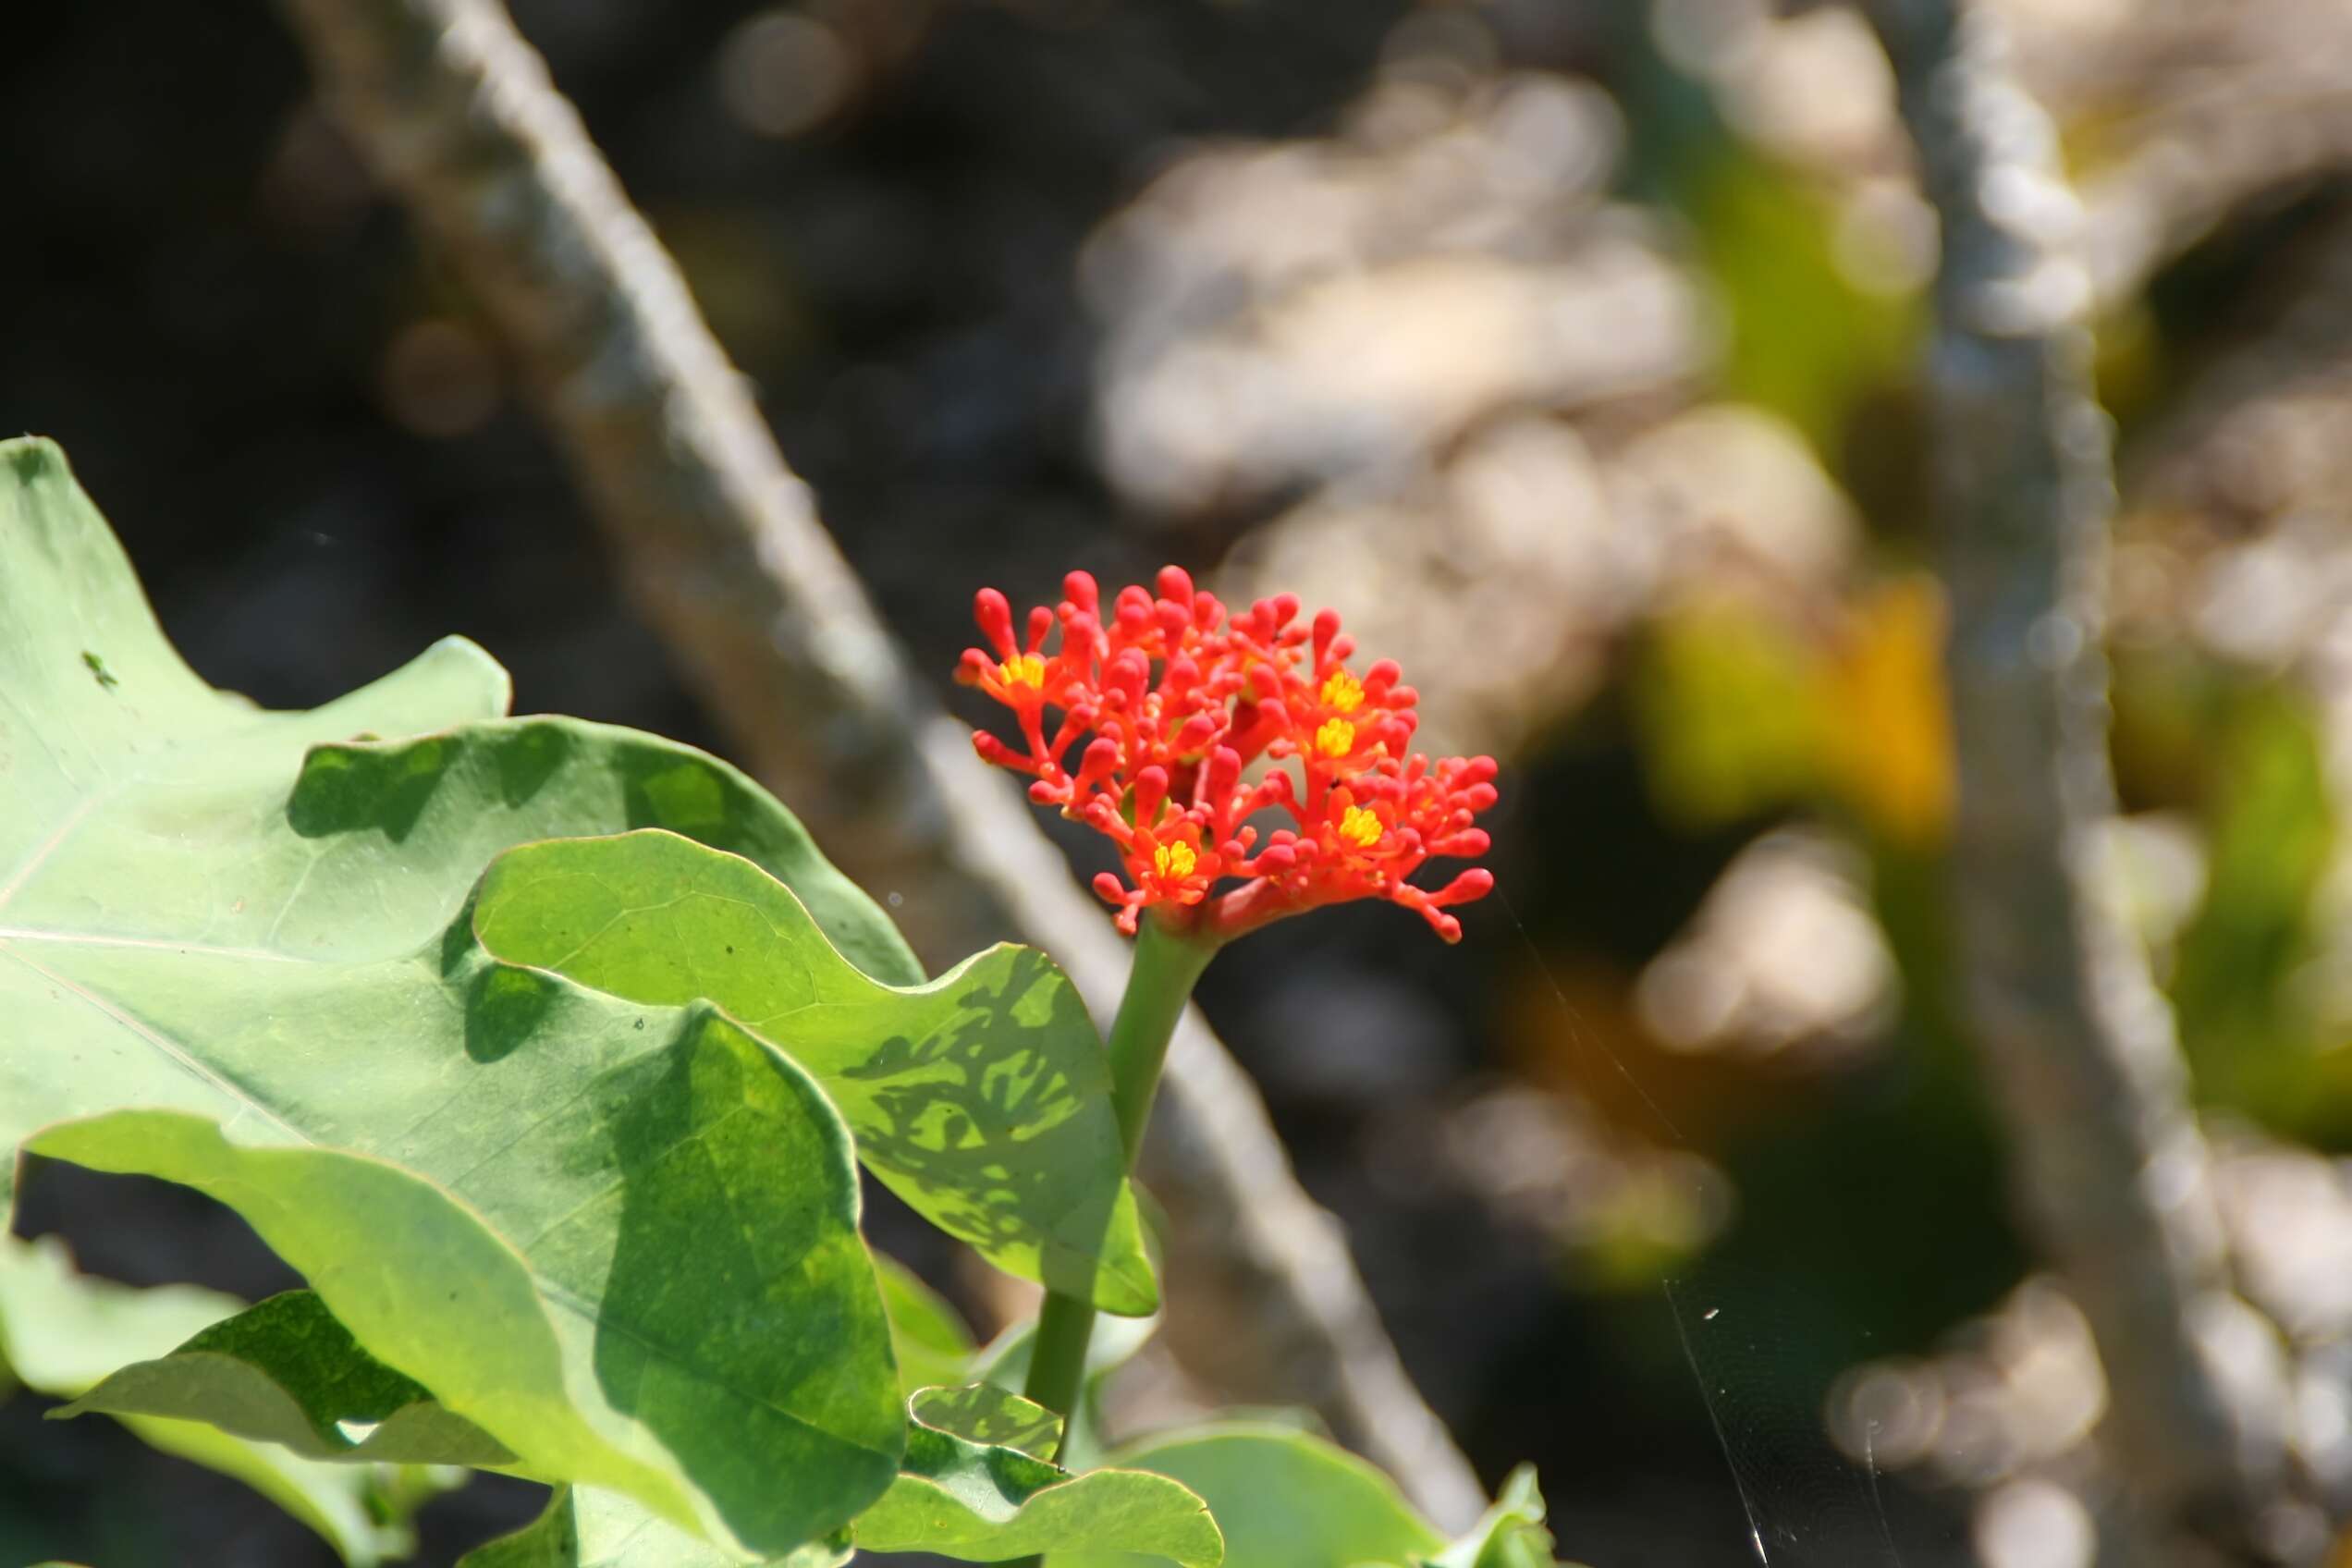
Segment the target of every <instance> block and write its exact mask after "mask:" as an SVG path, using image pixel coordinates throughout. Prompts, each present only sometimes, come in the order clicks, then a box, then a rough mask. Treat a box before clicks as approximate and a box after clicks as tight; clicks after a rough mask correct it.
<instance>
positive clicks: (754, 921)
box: [474, 832, 1158, 1316]
mask: <svg viewBox="0 0 2352 1568" xmlns="http://www.w3.org/2000/svg"><path fill="white" fill-rule="evenodd" d="M474 931H475V934H476V935H477V937H479V938H480V940H481V942H482V945H483V947H484V949H486V950H488V951H489V952H491V953H493V954H495V955H496V956H497V957H498V958H499V959H501V960H503V961H505V962H508V963H513V964H523V965H529V966H532V967H533V968H535V969H540V970H545V971H548V972H552V973H554V974H561V975H563V976H564V977H565V978H567V979H570V980H573V981H576V982H578V983H579V984H581V985H583V986H593V987H594V988H595V989H597V990H599V991H606V992H609V993H611V994H613V995H616V996H619V997H624V998H629V999H630V1000H632V1001H639V1002H644V1003H648V1004H651V1005H656V1006H676V1005H680V1004H683V1003H686V1002H691V1001H693V1000H695V999H697V998H708V999H709V1000H710V1001H712V1002H715V1003H716V1004H717V1005H718V1006H719V1007H720V1008H722V1009H724V1010H725V1011H726V1012H727V1014H728V1015H729V1017H731V1018H734V1019H736V1020H738V1021H740V1022H741V1023H742V1025H743V1026H744V1027H745V1028H746V1029H748V1030H750V1031H751V1032H752V1033H753V1035H757V1036H759V1037H760V1038H761V1039H763V1040H766V1041H767V1042H768V1043H770V1044H771V1045H773V1046H775V1047H776V1048H777V1049H778V1050H779V1051H782V1052H783V1053H784V1054H786V1055H787V1056H790V1058H791V1059H792V1060H795V1061H797V1062H799V1063H800V1064H801V1065H802V1067H804V1068H806V1069H807V1070H808V1071H809V1072H811V1073H813V1074H814V1075H815V1077H816V1079H817V1081H818V1082H819V1083H820V1084H824V1086H825V1088H826V1091H827V1094H829V1095H830V1096H832V1099H833V1102H834V1103H835V1104H836V1105H838V1106H839V1108H840V1109H841V1114H842V1115H843V1116H844V1117H845V1118H846V1119H847V1120H848V1121H849V1123H850V1126H851V1129H852V1130H853V1132H854V1133H855V1134H856V1137H857V1146H858V1154H859V1158H861V1159H863V1160H864V1163H865V1165H866V1168H867V1169H868V1170H872V1171H873V1172H874V1173H875V1175H876V1176H877V1177H878V1178H880V1179H881V1181H882V1182H883V1183H884V1184H885V1185H887V1186H888V1187H889V1188H890V1189H891V1191H893V1192H895V1193H897V1194H899V1195H900V1197H902V1198H904V1199H905V1200H906V1201H907V1203H908V1204H909V1205H911V1206H912V1207H913V1208H914V1209H915V1210H916V1211H917V1212H919V1213H921V1214H923V1215H925V1217H927V1218H928V1219H931V1220H932V1221H933V1222H934V1223H935V1224H937V1225H938V1226H939V1227H940V1228H941V1229H943V1230H945V1231H948V1232H949V1234H951V1235H954V1236H957V1237H959V1238H961V1239H962V1240H963V1241H965V1242H967V1243H971V1245H973V1246H974V1248H976V1249H978V1250H979V1251H980V1253H981V1254H982V1255H983V1256H986V1257H988V1258H989V1259H990V1260H992V1261H993V1262H995V1263H996V1264H998V1266H999V1267H1000V1268H1005V1269H1007V1270H1009V1271H1011V1272H1012V1273H1016V1274H1020V1275H1023V1276H1024V1277H1025V1278H1028V1279H1032V1280H1039V1281H1040V1282H1042V1283H1044V1284H1045V1285H1046V1286H1047V1287H1048V1288H1049V1289H1052V1290H1056V1291H1060V1292H1064V1293H1066V1294H1071V1295H1076V1296H1080V1297H1083V1298H1085V1299H1089V1300H1091V1301H1092V1302H1093V1303H1094V1304H1095V1305H1097V1306H1099V1307H1101V1308H1103V1309H1104V1310H1106V1311H1109V1312H1115V1313H1121V1314H1125V1315H1130V1316H1133V1315H1140V1314H1144V1313H1148V1312H1150V1311H1151V1310H1152V1309H1153V1308H1154V1307H1155V1306H1156V1305H1158V1290H1157V1287H1156V1286H1155V1285H1154V1283H1153V1280H1152V1273H1151V1264H1150V1262H1149V1260H1148V1258H1147V1257H1146V1256H1145V1252H1144V1244H1143V1232H1142V1227H1141V1225H1140V1223H1139V1222H1138V1220H1137V1218H1136V1211H1135V1202H1134V1194H1133V1189H1132V1187H1131V1186H1130V1185H1129V1184H1128V1182H1127V1181H1126V1179H1125V1171H1126V1155H1125V1151H1124V1148H1123V1146H1122V1145H1121V1140H1120V1133H1119V1126H1118V1121H1117V1119H1116V1118H1115V1116H1114V1115H1113V1113H1112V1110H1111V1107H1110V1075H1109V1066H1108V1062H1107V1059H1106V1056H1105V1053H1104V1050H1103V1046H1102V1040H1101V1037H1100V1035H1097V1034H1096V1030H1095V1026H1094V1023H1093V1021H1092V1020H1091V1019H1089V1018H1088V1017H1087V1015H1086V1010H1085V1008H1084V1004H1083V1003H1082V1002H1081V1001H1080V999H1079V997H1078V993H1077V990H1076V988H1075V987H1074V986H1072V985H1071V984H1070V981H1069V979H1068V977H1067V976H1065V975H1064V974H1062V972H1061V971H1060V968H1059V967H1057V966H1056V965H1055V964H1054V962H1052V961H1051V960H1050V959H1048V958H1047V957H1046V956H1045V955H1044V954H1043V953H1040V952H1037V951H1035V950H1034V949H1028V948H1017V947H1011V946H999V947H996V948H991V949H988V950H987V951H986V952H983V953H980V954H977V955H975V956H974V957H972V958H970V959H967V960H965V961H964V962H962V963H961V964H958V965H957V966H956V967H955V968H954V969H952V970H950V971H949V972H948V973H947V974H943V975H941V976H940V977H939V978H938V979H937V980H934V981H930V982H928V983H926V984H924V985H919V986H887V985H883V984H881V983H879V982H877V981H876V980H873V979H870V978H868V977H867V976H866V975H865V974H862V973H861V972H859V970H858V969H857V968H856V967H855V966H853V965H851V964H850V963H848V962H845V961H844V960H843V959H842V957H841V955H840V954H839V952H837V951H835V950H834V949H833V948H832V946H831V945H830V944H829V943H828V942H827V940H826V937H825V936H824V933H823V932H822V930H821V929H820V928H819V926H818V925H817V923H816V922H815V920H813V919H812V917H811V916H810V913H809V912H808V911H807V909H806V908H804V907H803V905H802V902H801V900H800V899H799V898H798V897H796V896H795V894H794V893H793V891H792V889H790V888H787V887H786V886H785V885H784V884H782V883H781V882H778V880H777V879H776V878H775V877H773V876H769V875H768V874H767V873H766V871H764V870H762V869H761V868H760V867H759V866H757V865H754V864H752V863H751V862H750V861H748V860H745V859H743V858H741V857H740V856H737V855H732V854H728V853H725V852H723V851H718V850H714V849H712V848H710V847H708V846H706V845H704V844H699V843H695V842H693V841H692V840H691V839H684V838H680V837H679V836H677V835H675V834H672V833H665V832H635V833H629V834H624V835H620V836H618V837H614V838H606V839H564V840H560V841H557V842H550V843H541V844H529V845H525V846H522V847H521V848H519V849H516V850H514V851H509V852H508V853H507V854H506V855H504V856H502V857H500V858H499V860H498V861H497V863H496V864H494V865H493V866H492V867H491V868H490V871H489V874H488V875H487V876H485V877H484V879H483V885H482V895H481V899H480V900H479V902H478V903H477V905H476V906H475V910H474Z"/></svg>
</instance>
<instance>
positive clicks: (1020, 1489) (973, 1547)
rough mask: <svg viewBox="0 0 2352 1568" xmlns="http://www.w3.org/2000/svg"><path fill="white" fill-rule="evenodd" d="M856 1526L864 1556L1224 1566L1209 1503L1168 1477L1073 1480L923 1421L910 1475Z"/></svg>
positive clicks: (915, 1433)
mask: <svg viewBox="0 0 2352 1568" xmlns="http://www.w3.org/2000/svg"><path fill="white" fill-rule="evenodd" d="M1023 1403H1025V1402H1023ZM851 1530H852V1533H853V1534H854V1535H855V1536H856V1538H857V1544H858V1547H859V1549H860V1550H864V1551H927V1552H931V1553H933V1554H935V1555H937V1556H940V1557H953V1558H959V1559H962V1561H964V1562H1000V1561H1002V1560H1004V1559H1006V1558H1012V1557H1026V1556H1030V1555H1032V1554H1035V1553H1041V1552H1062V1551H1102V1552H1135V1553H1144V1554H1148V1555H1151V1556H1156V1557H1162V1558H1166V1559H1168V1560H1170V1561H1171V1562H1176V1563H1178V1564H1180V1565H1182V1568H1218V1564H1219V1563H1220V1562H1223V1560H1224V1557H1225V1547H1224V1541H1223V1539H1222V1537H1219V1534H1218V1529H1217V1523H1216V1521H1215V1520H1213V1519H1211V1518H1210V1517H1209V1513H1208V1509H1207V1505H1205V1504H1204V1503H1203V1502H1202V1501H1201V1500H1200V1499H1199V1498H1197V1497H1195V1496H1194V1495H1193V1493H1191V1492H1190V1491H1188V1490H1186V1489H1185V1488H1183V1487H1182V1486H1181V1485H1179V1484H1177V1483H1176V1482H1174V1481H1171V1480H1170V1479H1168V1478H1167V1477H1166V1476H1154V1475H1148V1474H1146V1473H1145V1472H1143V1471H1140V1470H1089V1471H1087V1472H1086V1473H1084V1475H1080V1476H1072V1475H1071V1474H1070V1473H1069V1472H1068V1471H1065V1470H1058V1469H1056V1468H1055V1467H1054V1466H1052V1465H1050V1464H1046V1463H1045V1462H1043V1461H1042V1460H1038V1459H1034V1458H1032V1457H1031V1456H1030V1455H1028V1454H1026V1453H1023V1452H1020V1451H1019V1450H1017V1449H1011V1448H1000V1447H994V1446H989V1445H985V1444H981V1443H975V1442H969V1441H966V1440H965V1439H962V1438H959V1437H955V1436H952V1435H950V1434H949V1433H947V1432H943V1431H940V1430H937V1428H934V1427H927V1426H925V1425H922V1424H920V1423H917V1424H916V1425H913V1426H911V1427H909V1428H908V1429H907V1448H906V1461H905V1469H904V1472H903V1473H902V1474H901V1475H900V1476H899V1478H898V1479H897V1480H896V1481H894V1482H892V1483H891V1486H890V1489H889V1490H888V1492H886V1493H884V1494H883V1497H882V1501H879V1502H877V1503H876V1504H875V1505H874V1506H873V1507H872V1508H870V1509H868V1510H867V1511H866V1512H865V1513H863V1514H861V1515H859V1516H858V1519H857V1522H856V1524H855V1525H852V1526H851Z"/></svg>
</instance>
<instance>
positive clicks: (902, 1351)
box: [874, 1253, 974, 1394]
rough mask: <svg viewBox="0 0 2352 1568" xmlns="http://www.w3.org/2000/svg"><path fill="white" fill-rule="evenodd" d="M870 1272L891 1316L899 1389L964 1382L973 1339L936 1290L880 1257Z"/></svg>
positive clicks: (968, 1366)
mask: <svg viewBox="0 0 2352 1568" xmlns="http://www.w3.org/2000/svg"><path fill="white" fill-rule="evenodd" d="M874 1273H875V1278H876V1281H877V1282H878V1283H879V1284H880V1285H881V1287H882V1310H883V1311H884V1312H886V1313H888V1315H889V1317H890V1349H891V1350H892V1351H893V1352H895V1353H896V1354H897V1356H898V1360H899V1386H900V1389H901V1390H904V1391H905V1392H907V1393H909V1394H912V1393H913V1392H914V1391H915V1390H917V1389H922V1388H929V1387H931V1386H933V1385H935V1384H943V1383H956V1382H960V1381H962V1378H963V1377H964V1374H965V1373H966V1372H967V1371H968V1370H969V1369H970V1368H971V1366H972V1358H973V1355H974V1347H973V1343H972V1335H971V1333H970V1332H969V1331H968V1330H967V1329H965V1328H964V1326H963V1319H962V1318H961V1317H957V1316H956V1311H955V1308H954V1307H952V1306H949V1305H948V1304H947V1302H946V1301H945V1300H943V1299H942V1298H941V1297H940V1295H939V1294H938V1292H936V1291H934V1290H933V1289H932V1288H931V1287H930V1286H928V1285H926V1284H925V1283H924V1282H923V1281H922V1280H918V1279H916V1278H915V1277H914V1273H913V1270H912V1269H910V1268H907V1267H906V1265H904V1264H902V1263H900V1262H899V1261H898V1260H897V1259H895V1258H892V1257H888V1256H884V1255H883V1254H881V1253H876V1254H875V1255H874Z"/></svg>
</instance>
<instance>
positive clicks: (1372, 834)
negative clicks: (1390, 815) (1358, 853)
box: [1340, 806, 1380, 850]
mask: <svg viewBox="0 0 2352 1568" xmlns="http://www.w3.org/2000/svg"><path fill="white" fill-rule="evenodd" d="M1340 837H1341V838H1342V839H1346V840H1347V841H1348V842H1349V843H1351V844H1354V846H1355V847H1356V848H1357V849H1359V850H1368V849H1370V848H1371V847H1372V846H1373V845H1375V844H1377V843H1378V842H1379V841H1380V819H1379V818H1378V817H1377V816H1375V815H1372V814H1371V813H1370V812H1368V811H1366V810H1365V809H1364V808H1363V807H1362V806H1350V807H1348V808H1347V810H1345V811H1343V812H1341V814H1340Z"/></svg>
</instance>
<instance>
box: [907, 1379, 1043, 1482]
mask: <svg viewBox="0 0 2352 1568" xmlns="http://www.w3.org/2000/svg"><path fill="white" fill-rule="evenodd" d="M907 1414H908V1415H911V1416H912V1417H913V1419H914V1420H915V1421H917V1422H918V1423H920V1424H921V1425H923V1426H925V1427H930V1428H931V1429H932V1430H933V1431H937V1432H945V1433H947V1434H948V1435H949V1437H953V1438H962V1439H963V1440H964V1441H966V1442H971V1443H978V1444H980V1445H981V1446H983V1447H985V1448H1009V1449H1011V1450H1012V1451H1013V1452H1016V1453H1025V1454H1027V1455H1028V1456H1029V1457H1030V1458H1032V1459H1037V1460H1043V1461H1045V1462H1046V1463H1047V1464H1051V1463H1053V1457H1054V1450H1055V1448H1056V1447H1057V1446H1058V1445H1059V1444H1060V1441H1061V1417H1060V1416H1059V1415H1055V1414H1054V1413H1053V1412H1052V1411H1050V1410H1047V1408H1046V1407H1045V1406H1044V1405H1042V1404H1037V1403H1033V1402H1032V1401H1029V1400H1025V1399H1023V1398H1022V1397H1021V1396H1020V1395H1019V1394H1016V1393H1013V1392H1011V1390H1005V1389H1000V1388H998V1387H997V1386H996V1385H995V1384H993V1383H966V1384H963V1385H962V1386H961V1387H957V1388H932V1389H917V1390H915V1391H914V1394H913V1397H912V1398H910V1399H909V1400H908V1401H907Z"/></svg>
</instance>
